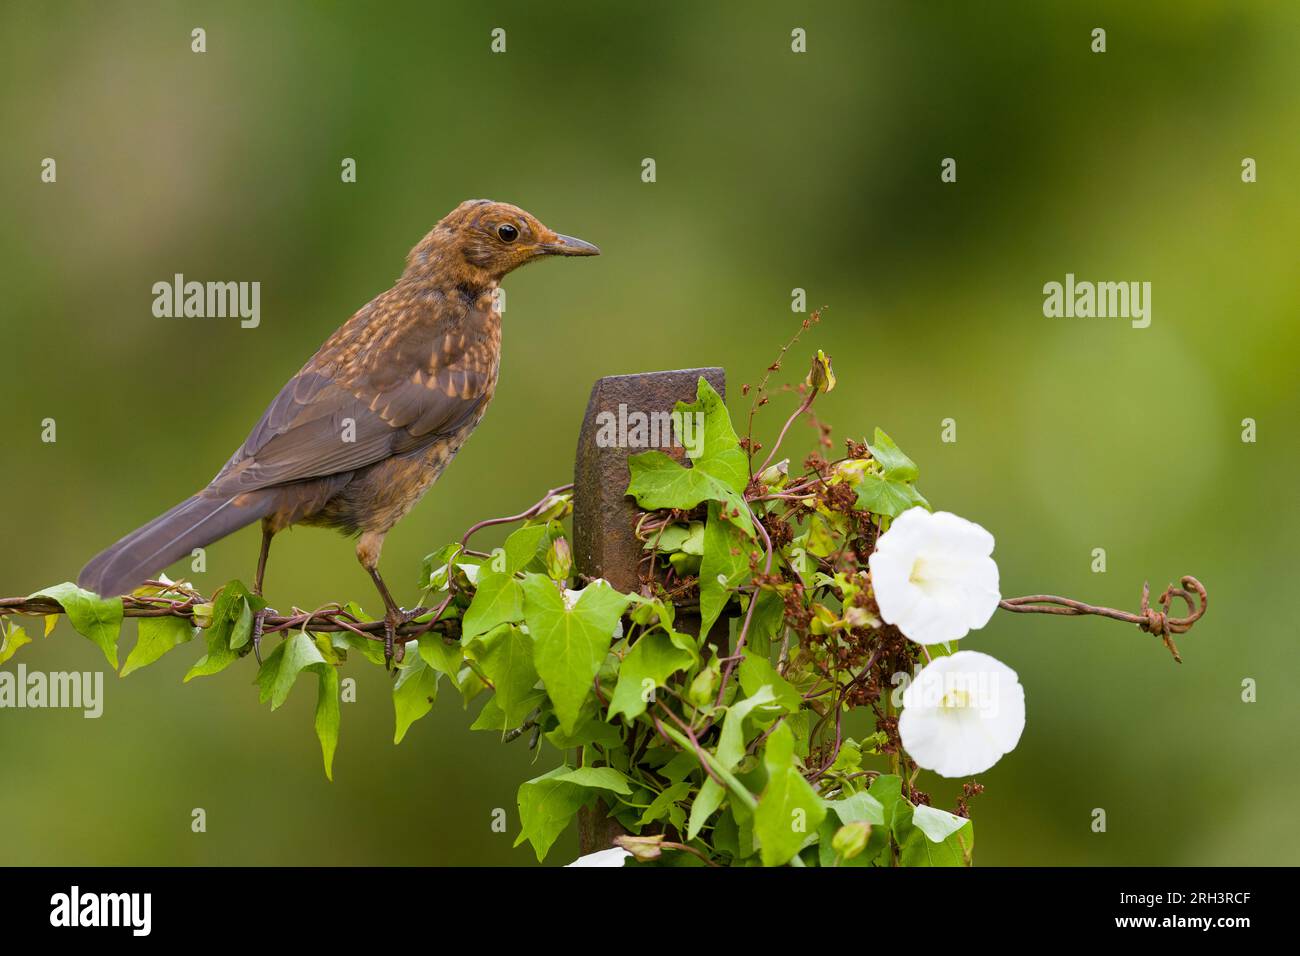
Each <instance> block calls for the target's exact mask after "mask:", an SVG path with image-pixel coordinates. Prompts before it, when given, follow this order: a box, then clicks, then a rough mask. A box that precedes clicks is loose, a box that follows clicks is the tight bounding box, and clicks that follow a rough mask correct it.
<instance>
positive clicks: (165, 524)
mask: <svg viewBox="0 0 1300 956" xmlns="http://www.w3.org/2000/svg"><path fill="white" fill-rule="evenodd" d="M271 510H272V502H271V500H270V496H269V495H266V494H265V493H257V492H254V493H252V494H244V495H239V496H237V497H231V498H222V497H208V496H206V495H204V494H202V493H200V494H197V495H195V496H194V497H192V498H187V499H186V500H184V501H182V502H181V503H180V504H178V505H177V506H176V507H175V508H172V509H171V510H170V511H168V512H166V513H165V514H161V515H159V516H158V517H157V518H154V519H153V520H152V521H150V522H149V523H148V524H147V525H145V526H144V527H141V528H137V529H136V530H134V531H132V532H131V533H130V534H128V535H127V536H126V537H125V538H123V539H122V540H121V541H118V542H117V543H116V544H114V545H112V546H111V547H109V548H108V549H106V550H105V551H102V552H100V553H99V554H97V555H95V557H93V558H91V559H90V563H89V564H87V565H86V566H85V567H84V568H82V569H81V573H80V574H79V575H77V584H78V585H79V586H80V587H83V588H85V589H86V590H88V591H94V592H95V593H96V594H100V595H103V596H105V597H115V596H117V595H119V594H125V593H129V591H130V590H131V589H132V588H134V587H137V586H138V585H139V584H140V583H141V582H142V581H145V580H147V579H149V578H151V577H153V576H154V575H155V574H157V573H158V572H159V571H161V570H162V569H163V568H165V567H167V566H168V565H169V564H171V563H172V562H173V561H177V560H179V559H180V558H183V557H185V556H186V555H188V554H189V553H190V552H191V551H193V550H194V549H195V548H202V547H206V546H207V545H209V544H211V543H212V542H214V541H216V540H217V539H218V538H224V537H225V536H226V535H228V534H230V533H231V532H232V531H237V530H238V529H240V528H242V527H244V525H247V524H252V523H253V522H254V521H257V520H258V519H259V518H263V517H265V516H266V515H267V514H269V513H270V511H271Z"/></svg>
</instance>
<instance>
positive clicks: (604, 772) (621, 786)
mask: <svg viewBox="0 0 1300 956" xmlns="http://www.w3.org/2000/svg"><path fill="white" fill-rule="evenodd" d="M555 779H556V780H562V781H564V782H565V783H572V784H577V785H578V786H579V787H585V788H586V789H588V790H609V791H611V792H612V793H618V794H622V795H623V796H628V795H629V794H630V793H631V792H632V787H631V785H630V783H629V782H628V779H627V776H626V775H625V774H623V773H620V772H619V771H617V770H615V769H614V768H613V767H579V768H578V769H576V770H566V771H565V772H564V773H562V774H560V775H559V776H558V777H556V778H555Z"/></svg>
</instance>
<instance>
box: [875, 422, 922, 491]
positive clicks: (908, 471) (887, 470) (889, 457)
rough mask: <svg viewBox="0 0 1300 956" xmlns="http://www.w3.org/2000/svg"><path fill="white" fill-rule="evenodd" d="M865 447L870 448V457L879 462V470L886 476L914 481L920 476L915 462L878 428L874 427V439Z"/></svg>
mask: <svg viewBox="0 0 1300 956" xmlns="http://www.w3.org/2000/svg"><path fill="white" fill-rule="evenodd" d="M867 447H868V448H869V449H871V457H872V458H874V459H875V460H876V461H877V462H879V463H880V468H881V471H882V473H883V474H884V476H885V477H886V478H895V479H897V480H899V481H915V480H916V479H917V478H918V477H920V475H921V470H920V469H919V468H917V467H916V462H914V461H912V459H910V458H908V457H907V456H906V455H905V454H903V450H902V449H901V448H899V447H898V446H897V445H895V444H894V440H893V439H892V438H890V437H889V436H888V435H886V434H885V433H884V432H883V431H881V430H880V429H879V428H877V429H876V434H875V439H874V440H873V441H872V442H870V443H869V444H868V445H867Z"/></svg>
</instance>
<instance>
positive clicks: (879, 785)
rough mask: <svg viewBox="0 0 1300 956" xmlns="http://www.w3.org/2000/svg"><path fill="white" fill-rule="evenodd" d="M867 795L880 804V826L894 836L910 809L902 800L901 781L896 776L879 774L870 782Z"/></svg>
mask: <svg viewBox="0 0 1300 956" xmlns="http://www.w3.org/2000/svg"><path fill="white" fill-rule="evenodd" d="M867 793H868V794H870V795H871V797H872V798H873V799H874V800H875V801H876V802H877V803H879V804H880V813H881V820H880V822H881V825H883V826H884V827H885V828H886V829H888V830H889V831H890V832H891V833H893V834H894V835H895V836H897V835H898V833H897V831H898V826H899V824H900V821H901V820H903V819H904V818H905V817H906V816H907V813H908V811H909V809H910V806H911V805H910V804H909V803H908V802H907V801H906V800H904V799H903V781H902V779H901V778H900V777H899V776H898V775H897V774H892V773H891V774H881V775H880V776H879V777H877V778H876V779H875V780H873V781H871V786H870V787H868V788H867Z"/></svg>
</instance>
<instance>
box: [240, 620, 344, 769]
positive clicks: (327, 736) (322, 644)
mask: <svg viewBox="0 0 1300 956" xmlns="http://www.w3.org/2000/svg"><path fill="white" fill-rule="evenodd" d="M335 657H336V655H335V654H334V649H333V645H332V643H331V642H330V639H329V638H328V637H327V636H325V635H319V636H316V637H313V636H312V635H310V634H307V633H304V632H303V631H296V632H295V633H294V634H293V635H292V636H291V637H287V638H285V639H284V640H283V641H281V642H280V643H279V644H277V645H275V648H274V649H273V650H272V651H271V653H269V654H267V655H266V657H265V659H264V660H263V661H262V666H261V667H260V668H258V671H257V687H258V695H257V696H258V701H259V702H260V703H263V704H265V703H266V702H267V701H270V702H271V709H272V710H276V709H278V708H279V707H280V705H281V704H283V703H284V702H285V700H286V699H287V698H288V696H289V691H291V690H292V689H293V685H294V682H295V681H296V680H297V679H298V675H299V674H301V673H302V672H303V671H312V672H315V674H316V676H317V684H316V717H315V727H316V737H317V739H318V740H319V741H320V748H321V757H322V759H323V760H324V764H325V776H326V778H327V779H329V780H333V779H334V751H335V750H336V749H337V748H338V742H339V717H340V714H339V675H338V669H337V668H336V667H335V666H334V664H333V663H332V659H334V658H335Z"/></svg>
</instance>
